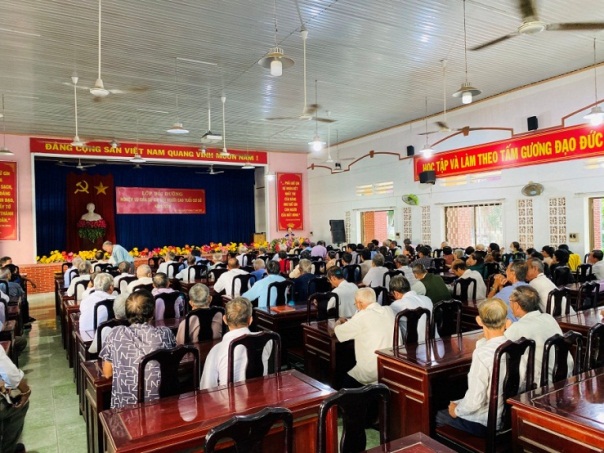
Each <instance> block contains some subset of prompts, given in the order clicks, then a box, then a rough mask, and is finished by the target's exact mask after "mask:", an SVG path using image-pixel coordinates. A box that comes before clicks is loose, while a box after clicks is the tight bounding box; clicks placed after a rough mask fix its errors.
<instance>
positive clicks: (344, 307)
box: [327, 266, 373, 318]
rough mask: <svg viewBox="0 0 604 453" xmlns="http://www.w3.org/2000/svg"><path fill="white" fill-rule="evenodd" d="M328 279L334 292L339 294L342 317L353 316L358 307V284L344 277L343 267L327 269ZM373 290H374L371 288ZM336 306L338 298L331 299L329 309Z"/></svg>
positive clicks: (339, 310) (328, 304) (339, 308)
mask: <svg viewBox="0 0 604 453" xmlns="http://www.w3.org/2000/svg"><path fill="white" fill-rule="evenodd" d="M327 280H329V283H331V286H332V287H333V292H334V293H336V294H337V295H338V298H339V307H338V314H339V316H340V317H342V318H350V317H351V316H353V315H354V314H355V313H356V311H357V309H356V304H355V302H354V299H355V296H356V293H357V291H358V289H359V288H358V286H357V285H355V284H354V283H350V282H348V281H346V280H345V279H344V274H343V273H342V269H341V268H339V267H337V266H334V267H330V268H329V269H328V270H327ZM371 291H373V290H371ZM335 306H336V300H335V299H330V301H329V302H328V303H327V310H331V309H332V308H334V307H335Z"/></svg>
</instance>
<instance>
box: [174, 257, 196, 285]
mask: <svg viewBox="0 0 604 453" xmlns="http://www.w3.org/2000/svg"><path fill="white" fill-rule="evenodd" d="M195 264H197V259H196V258H195V255H191V254H189V255H187V261H186V266H185V267H183V268H182V269H181V270H180V272H178V273H177V274H176V275H175V276H174V278H175V279H177V280H180V281H182V282H185V283H189V268H190V267H192V266H195ZM191 278H193V279H194V278H195V273H194V272H193V273H192V275H191Z"/></svg>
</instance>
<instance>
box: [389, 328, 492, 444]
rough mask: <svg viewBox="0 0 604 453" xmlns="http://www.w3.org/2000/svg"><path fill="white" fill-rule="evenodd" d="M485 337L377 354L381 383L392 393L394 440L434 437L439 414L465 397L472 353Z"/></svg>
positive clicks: (471, 334)
mask: <svg viewBox="0 0 604 453" xmlns="http://www.w3.org/2000/svg"><path fill="white" fill-rule="evenodd" d="M482 336H483V333H482V330H480V331H474V332H467V333H464V334H463V335H460V336H453V337H450V338H440V339H437V340H432V341H430V342H429V343H420V344H416V345H408V346H406V347H400V348H398V349H397V350H396V351H395V350H393V349H384V350H381V351H377V355H378V380H379V382H380V383H383V384H386V385H387V386H388V387H389V388H390V390H391V391H392V399H391V404H390V436H391V437H392V438H397V437H402V436H408V435H409V434H413V433H416V432H418V431H421V432H423V433H424V434H427V435H431V434H433V431H434V428H435V425H434V417H435V414H436V412H437V411H438V410H439V409H444V408H446V407H447V406H448V404H449V401H451V400H455V399H459V398H462V397H463V396H464V394H465V391H466V390H467V385H468V383H467V374H468V371H469V370H470V364H471V362H472V353H473V352H474V349H475V347H476V342H477V341H478V340H479V339H480V338H482Z"/></svg>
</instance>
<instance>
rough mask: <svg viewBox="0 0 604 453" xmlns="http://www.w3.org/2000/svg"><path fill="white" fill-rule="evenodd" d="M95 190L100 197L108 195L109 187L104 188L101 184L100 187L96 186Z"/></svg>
mask: <svg viewBox="0 0 604 453" xmlns="http://www.w3.org/2000/svg"><path fill="white" fill-rule="evenodd" d="M94 188H95V189H96V194H97V195H100V194H104V195H107V192H106V191H107V189H108V188H109V186H104V185H103V183H102V182H100V183H99V185H98V186H94Z"/></svg>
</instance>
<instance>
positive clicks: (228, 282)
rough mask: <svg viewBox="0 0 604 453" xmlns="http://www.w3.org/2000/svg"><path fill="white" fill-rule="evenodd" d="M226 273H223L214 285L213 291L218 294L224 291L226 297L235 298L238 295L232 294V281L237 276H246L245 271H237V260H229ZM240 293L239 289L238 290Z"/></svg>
mask: <svg viewBox="0 0 604 453" xmlns="http://www.w3.org/2000/svg"><path fill="white" fill-rule="evenodd" d="M227 269H228V270H227V272H225V273H223V274H222V275H221V276H220V277H218V280H216V283H214V291H216V292H217V293H220V292H222V291H224V293H225V295H227V296H228V297H235V296H238V295H239V294H233V279H234V278H235V276H237V275H243V274H247V272H246V271H244V270H241V269H239V262H238V261H237V258H229V260H228V261H227ZM239 291H241V288H240V289H239Z"/></svg>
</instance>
